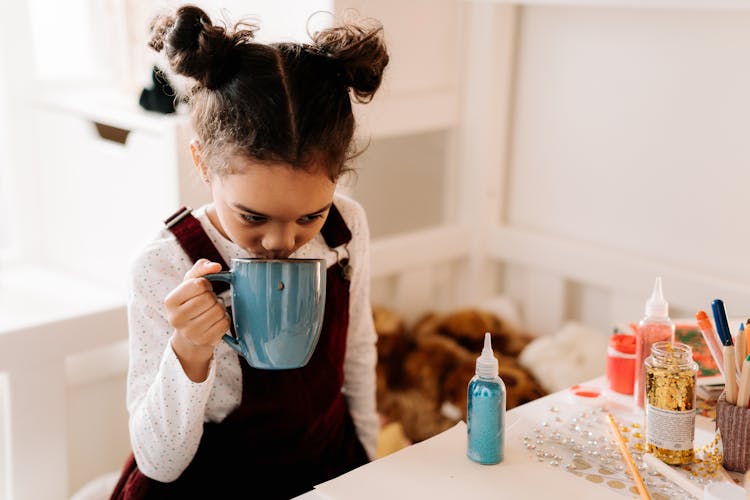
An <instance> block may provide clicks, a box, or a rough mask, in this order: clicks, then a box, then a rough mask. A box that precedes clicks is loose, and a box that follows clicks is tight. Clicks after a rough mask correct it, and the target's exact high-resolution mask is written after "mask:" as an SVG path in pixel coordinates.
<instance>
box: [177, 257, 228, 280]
mask: <svg viewBox="0 0 750 500" xmlns="http://www.w3.org/2000/svg"><path fill="white" fill-rule="evenodd" d="M219 271H221V264H219V263H218V262H211V261H210V260H208V259H198V260H197V261H196V263H195V264H193V267H191V268H190V270H189V271H188V272H187V273H185V280H186V281H187V280H189V279H192V278H200V277H201V276H205V275H206V274H210V273H218V272H219Z"/></svg>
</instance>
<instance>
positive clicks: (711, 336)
mask: <svg viewBox="0 0 750 500" xmlns="http://www.w3.org/2000/svg"><path fill="white" fill-rule="evenodd" d="M695 319H696V320H697V321H698V328H700V331H701V333H702V334H703V340H704V341H705V342H706V345H707V346H708V350H709V351H710V352H711V356H712V357H713V358H714V361H715V362H716V366H717V367H718V368H719V371H720V372H721V376H722V377H724V376H725V375H724V354H722V351H721V342H720V341H719V337H717V336H716V332H715V331H714V327H713V325H712V324H711V320H710V319H708V314H706V311H698V312H697V313H696V314H695Z"/></svg>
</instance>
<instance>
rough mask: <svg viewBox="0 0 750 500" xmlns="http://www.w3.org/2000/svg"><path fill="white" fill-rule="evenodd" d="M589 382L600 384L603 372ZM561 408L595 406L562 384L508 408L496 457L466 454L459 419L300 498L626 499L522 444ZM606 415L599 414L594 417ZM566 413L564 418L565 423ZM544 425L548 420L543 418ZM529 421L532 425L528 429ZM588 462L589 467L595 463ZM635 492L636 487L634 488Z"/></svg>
mask: <svg viewBox="0 0 750 500" xmlns="http://www.w3.org/2000/svg"><path fill="white" fill-rule="evenodd" d="M587 385H593V386H598V387H602V385H603V379H601V378H600V379H596V380H594V381H591V382H589V383H588V384H587ZM604 399H605V401H604V403H605V406H606V408H607V409H608V410H609V411H611V412H612V413H613V415H614V416H615V417H616V418H617V419H618V421H620V422H622V423H628V422H640V421H642V419H643V414H642V412H641V411H640V410H637V409H634V408H633V405H632V404H631V401H632V398H630V397H626V396H620V395H615V396H611V395H605V398H604ZM553 408H554V409H555V410H557V411H558V412H561V413H560V415H563V414H567V415H570V414H572V412H576V413H579V414H580V412H581V411H586V412H587V413H588V414H589V415H591V418H593V417H594V414H595V413H596V411H595V408H592V407H590V406H584V405H582V404H581V403H579V402H576V401H574V400H573V398H571V397H570V393H569V392H568V391H561V392H558V393H555V394H551V395H549V396H545V397H544V398H540V399H538V400H535V401H532V402H530V403H527V404H525V405H522V406H520V407H517V408H514V409H512V410H510V411H508V413H507V416H506V436H505V458H504V460H503V462H502V463H500V464H498V465H491V466H486V465H478V464H475V463H473V462H471V461H470V460H469V459H468V458H467V457H466V428H465V424H463V423H459V424H458V425H457V426H456V427H454V428H452V429H450V430H448V431H446V432H443V433H441V434H439V435H438V436H435V437H433V438H431V439H429V440H427V441H424V442H422V443H418V444H416V445H412V446H410V447H408V448H405V449H403V450H400V451H398V452H396V453H394V454H392V455H389V456H386V457H383V458H381V459H379V460H376V461H374V462H371V463H369V464H367V465H364V466H362V467H360V468H358V469H355V470H353V471H351V472H350V473H348V474H345V475H343V476H341V477H339V478H336V479H334V480H332V481H329V482H327V483H324V484H322V485H318V486H316V489H315V490H313V491H310V492H308V493H306V494H304V495H302V496H300V497H298V499H299V500H345V499H346V500H348V499H352V498H357V499H358V500H369V499H383V498H388V499H399V498H408V499H413V498H430V499H431V500H440V499H455V498H472V499H483V498H501V497H502V498H544V497H550V498H575V499H576V500H586V499H591V500H595V499H596V500H606V499H613V500H614V499H623V498H627V496H623V495H622V494H620V493H617V492H615V491H614V490H612V489H611V488H608V487H606V486H603V485H601V484H594V483H592V482H591V481H590V480H586V479H585V477H577V476H576V475H574V474H572V473H570V472H568V471H566V470H565V469H564V467H562V466H560V467H554V466H551V465H549V463H547V462H548V460H547V461H545V462H541V461H540V460H539V459H538V458H537V457H536V456H535V455H534V452H533V451H530V450H528V449H527V448H526V447H525V445H524V440H523V438H524V437H528V435H529V434H533V432H535V430H538V428H539V426H540V425H541V423H542V422H545V421H547V420H550V419H554V418H555V413H553V411H552V409H553ZM599 417H602V419H603V416H602V415H599V414H597V415H596V418H599ZM568 420H570V419H567V420H566V421H565V424H557V425H570V424H568ZM696 421H697V422H696V440H695V442H696V446H698V445H702V444H704V443H706V442H708V441H709V440H710V439H711V438H712V437H713V432H714V426H713V422H712V421H711V420H709V419H707V418H704V417H700V416H699V417H697V419H696ZM547 425H548V426H549V425H550V424H549V423H547ZM532 429H534V430H532ZM592 470H593V469H592ZM631 497H637V495H631Z"/></svg>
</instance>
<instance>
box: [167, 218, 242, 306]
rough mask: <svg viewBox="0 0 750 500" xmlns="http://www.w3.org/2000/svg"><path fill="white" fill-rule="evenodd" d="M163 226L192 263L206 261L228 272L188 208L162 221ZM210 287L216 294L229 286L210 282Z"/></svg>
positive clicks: (209, 239) (214, 247)
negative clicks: (218, 265) (172, 235)
mask: <svg viewBox="0 0 750 500" xmlns="http://www.w3.org/2000/svg"><path fill="white" fill-rule="evenodd" d="M164 224H165V225H166V226H167V229H169V230H170V231H171V232H172V234H174V236H175V238H177V242H178V243H179V244H180V246H181V247H182V249H183V250H184V251H185V253H186V254H187V255H188V257H190V260H191V261H192V262H193V263H195V262H197V261H198V260H199V259H208V260H210V261H212V262H218V263H219V264H221V269H222V270H224V271H227V270H229V266H228V265H227V263H226V262H225V261H224V258H223V257H222V256H221V254H220V253H219V250H218V249H217V248H216V246H215V245H214V244H213V242H212V241H211V238H209V237H208V235H207V234H206V231H205V230H204V229H203V226H201V223H200V221H199V220H198V219H196V218H195V217H194V216H193V214H192V213H191V210H190V209H189V208H187V207H182V208H180V209H179V210H178V211H177V212H175V213H174V214H172V215H171V216H169V217H168V218H167V220H165V221H164ZM211 285H212V286H213V288H214V293H216V294H219V293H222V292H224V291H226V290H229V284H228V283H225V282H223V281H221V282H218V281H216V282H212V283H211Z"/></svg>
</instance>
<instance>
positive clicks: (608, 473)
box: [599, 467, 615, 476]
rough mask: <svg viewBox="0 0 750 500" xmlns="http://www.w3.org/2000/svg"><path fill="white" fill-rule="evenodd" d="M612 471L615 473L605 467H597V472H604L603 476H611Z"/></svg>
mask: <svg viewBox="0 0 750 500" xmlns="http://www.w3.org/2000/svg"><path fill="white" fill-rule="evenodd" d="M614 473H615V472H614V471H612V470H610V469H607V468H606V467H599V474H604V475H605V476H611V475H612V474H614Z"/></svg>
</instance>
